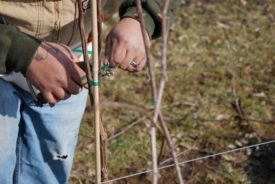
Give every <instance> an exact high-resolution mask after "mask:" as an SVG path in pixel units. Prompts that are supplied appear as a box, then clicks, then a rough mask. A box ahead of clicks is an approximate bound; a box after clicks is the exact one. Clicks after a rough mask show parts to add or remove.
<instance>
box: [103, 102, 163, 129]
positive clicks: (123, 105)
mask: <svg viewBox="0 0 275 184" xmlns="http://www.w3.org/2000/svg"><path fill="white" fill-rule="evenodd" d="M108 104H111V105H110V106H108ZM103 105H104V106H108V107H110V108H124V109H128V110H132V111H134V112H137V113H140V114H142V115H143V116H145V117H146V118H147V119H148V120H150V121H151V123H152V124H153V125H154V126H156V127H157V128H158V130H159V131H160V132H161V133H163V131H162V128H161V127H160V126H159V125H158V124H157V123H155V122H154V121H153V118H152V116H151V114H150V113H148V111H147V110H146V109H144V108H141V107H138V106H136V105H131V104H128V103H123V102H105V103H103Z"/></svg>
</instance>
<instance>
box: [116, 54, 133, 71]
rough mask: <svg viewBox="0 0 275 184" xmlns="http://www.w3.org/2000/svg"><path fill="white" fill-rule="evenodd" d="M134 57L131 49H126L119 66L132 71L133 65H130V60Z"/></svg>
mask: <svg viewBox="0 0 275 184" xmlns="http://www.w3.org/2000/svg"><path fill="white" fill-rule="evenodd" d="M134 58H135V55H134V52H133V49H127V53H126V55H125V57H124V59H123V61H122V62H121V63H120V65H119V67H120V68H121V69H123V70H126V69H127V70H128V71H134V69H133V66H131V64H130V63H131V61H133V60H134Z"/></svg>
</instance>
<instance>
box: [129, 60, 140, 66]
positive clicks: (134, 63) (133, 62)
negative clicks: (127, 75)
mask: <svg viewBox="0 0 275 184" xmlns="http://www.w3.org/2000/svg"><path fill="white" fill-rule="evenodd" d="M130 65H131V66H132V67H134V68H136V67H138V63H137V62H136V61H135V60H132V61H131V62H130Z"/></svg>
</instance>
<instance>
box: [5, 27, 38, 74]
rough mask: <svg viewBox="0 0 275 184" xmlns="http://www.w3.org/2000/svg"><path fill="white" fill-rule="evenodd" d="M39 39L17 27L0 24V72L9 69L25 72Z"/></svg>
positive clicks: (6, 71)
mask: <svg viewBox="0 0 275 184" xmlns="http://www.w3.org/2000/svg"><path fill="white" fill-rule="evenodd" d="M39 45H40V41H38V40H36V39H35V38H32V37H30V36H28V35H26V34H24V33H22V32H20V31H19V29H17V27H16V26H12V25H4V24H0V74H6V73H9V72H11V71H15V72H21V73H22V74H23V75H25V74H26V70H27V68H28V66H29V64H30V63H31V61H32V58H33V56H34V54H35V52H36V50H37V47H38V46H39Z"/></svg>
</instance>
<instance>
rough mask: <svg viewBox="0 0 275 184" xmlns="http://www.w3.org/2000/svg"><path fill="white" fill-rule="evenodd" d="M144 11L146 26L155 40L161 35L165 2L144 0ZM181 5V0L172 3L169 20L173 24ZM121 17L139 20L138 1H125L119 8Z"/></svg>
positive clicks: (173, 0)
mask: <svg viewBox="0 0 275 184" xmlns="http://www.w3.org/2000/svg"><path fill="white" fill-rule="evenodd" d="M141 2H142V8H143V10H144V20H145V26H146V29H147V32H148V34H149V36H150V37H151V38H152V39H154V38H158V37H159V36H160V35H161V11H162V9H163V5H164V1H163V0H142V1H141ZM179 5H180V0H172V1H170V6H169V13H168V15H169V19H170V24H171V22H172V15H173V13H174V11H175V9H176V8H177V7H179ZM119 15H120V17H132V18H137V12H136V0H124V1H123V2H122V4H121V6H120V8H119Z"/></svg>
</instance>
